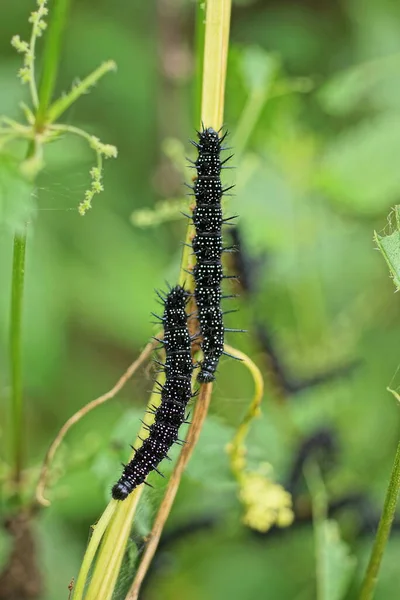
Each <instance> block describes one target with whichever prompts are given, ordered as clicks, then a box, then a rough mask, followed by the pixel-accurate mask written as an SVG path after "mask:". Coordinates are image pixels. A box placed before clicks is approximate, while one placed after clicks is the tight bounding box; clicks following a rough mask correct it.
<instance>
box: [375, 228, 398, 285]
mask: <svg viewBox="0 0 400 600" xmlns="http://www.w3.org/2000/svg"><path fill="white" fill-rule="evenodd" d="M374 239H375V241H376V244H377V246H378V248H379V250H380V251H381V252H382V254H383V257H384V259H385V260H386V263H387V265H388V267H389V271H390V273H391V275H392V277H393V282H394V284H395V286H396V288H397V289H398V290H400V231H394V232H393V233H392V234H390V235H386V236H383V237H381V236H379V235H378V234H377V233H376V232H375V236H374Z"/></svg>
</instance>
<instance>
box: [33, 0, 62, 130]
mask: <svg viewBox="0 0 400 600" xmlns="http://www.w3.org/2000/svg"><path fill="white" fill-rule="evenodd" d="M69 3H70V0H53V2H52V4H53V6H52V8H51V19H50V24H49V30H48V33H47V36H46V44H45V49H44V56H43V69H42V76H41V80H40V87H39V107H38V111H37V115H36V126H37V127H38V128H40V127H42V126H43V124H44V122H45V121H46V113H47V109H48V107H49V105H50V102H51V98H52V96H53V92H54V87H55V84H56V79H57V72H58V65H59V62H60V52H61V44H62V40H63V33H64V29H65V24H66V22H67V17H68V9H69Z"/></svg>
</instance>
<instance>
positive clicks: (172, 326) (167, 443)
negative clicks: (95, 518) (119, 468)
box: [112, 286, 193, 500]
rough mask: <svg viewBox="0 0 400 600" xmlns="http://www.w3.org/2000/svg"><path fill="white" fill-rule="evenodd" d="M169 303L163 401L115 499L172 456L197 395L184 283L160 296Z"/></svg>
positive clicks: (165, 323)
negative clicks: (192, 399)
mask: <svg viewBox="0 0 400 600" xmlns="http://www.w3.org/2000/svg"><path fill="white" fill-rule="evenodd" d="M160 297H161V298H162V301H163V303H164V305H165V308H164V314H163V316H162V317H161V318H160V317H159V318H160V320H161V322H162V323H163V327H164V339H163V340H159V341H160V342H161V343H162V344H163V346H164V348H165V353H166V360H165V363H158V364H160V365H161V366H162V367H163V369H164V372H165V383H164V385H161V384H159V385H160V387H161V391H160V394H161V403H160V405H159V406H158V407H157V408H156V407H154V409H153V410H151V411H150V412H152V413H154V415H155V417H154V423H153V424H152V425H151V426H149V427H148V431H149V436H148V437H147V438H146V439H145V440H143V444H142V446H141V447H140V448H139V449H138V450H136V451H135V456H134V457H133V459H132V460H131V461H130V462H129V463H128V464H127V465H124V470H123V473H122V476H121V477H120V479H119V480H118V481H117V483H116V484H115V485H114V486H113V488H112V497H113V498H114V499H115V500H124V499H125V498H126V497H127V496H128V495H129V494H130V493H131V492H132V490H134V489H135V488H136V487H137V486H138V485H140V484H141V483H146V481H145V479H146V477H147V476H148V474H149V473H150V472H151V471H157V472H158V473H160V472H159V471H158V469H157V467H158V464H159V463H160V462H161V461H162V460H163V459H164V458H169V457H168V454H167V453H168V450H169V449H170V448H171V446H172V445H173V444H174V443H175V442H179V441H180V440H179V439H178V430H179V427H180V426H181V425H182V423H185V422H187V421H186V417H185V410H186V406H187V404H188V402H189V400H190V399H191V397H192V396H193V394H192V388H191V377H192V372H193V364H192V358H191V352H190V349H191V342H192V339H191V337H190V334H189V330H188V326H187V318H188V317H187V314H186V311H185V307H186V303H187V300H188V293H187V292H186V291H185V290H184V289H183V288H182V287H180V286H176V287H174V288H172V289H171V291H170V292H169V293H168V295H167V297H166V298H165V297H163V296H160Z"/></svg>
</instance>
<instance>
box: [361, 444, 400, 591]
mask: <svg viewBox="0 0 400 600" xmlns="http://www.w3.org/2000/svg"><path fill="white" fill-rule="evenodd" d="M399 491H400V443H399V445H398V446H397V450H396V456H395V459H394V463H393V468H392V474H391V476H390V481H389V485H388V489H387V492H386V498H385V504H384V506H383V511H382V515H381V519H380V521H379V526H378V531H377V533H376V537H375V541H374V546H373V548H372V552H371V557H370V559H369V563H368V567H367V571H366V573H365V577H364V581H363V583H362V586H361V592H360V600H371V599H372V598H373V596H374V590H375V586H376V582H377V580H378V573H379V569H380V566H381V562H382V557H383V553H384V551H385V548H386V544H387V541H388V539H389V534H390V530H391V528H392V523H393V519H394V515H395V512H396V506H397V500H398V497H399Z"/></svg>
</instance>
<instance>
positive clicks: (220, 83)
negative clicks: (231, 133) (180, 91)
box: [201, 0, 231, 130]
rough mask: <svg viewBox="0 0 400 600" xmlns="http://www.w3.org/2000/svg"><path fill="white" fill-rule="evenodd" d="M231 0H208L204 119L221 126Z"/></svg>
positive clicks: (202, 100) (202, 98) (204, 71)
mask: <svg viewBox="0 0 400 600" xmlns="http://www.w3.org/2000/svg"><path fill="white" fill-rule="evenodd" d="M230 15H231V0H208V2H207V5H206V30H205V43H204V63H203V87H202V97H201V120H202V123H203V124H204V125H205V127H214V128H215V129H216V130H218V129H220V128H221V127H222V124H223V118H224V98H225V81H226V69H227V59H228V48H229V27H230Z"/></svg>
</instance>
